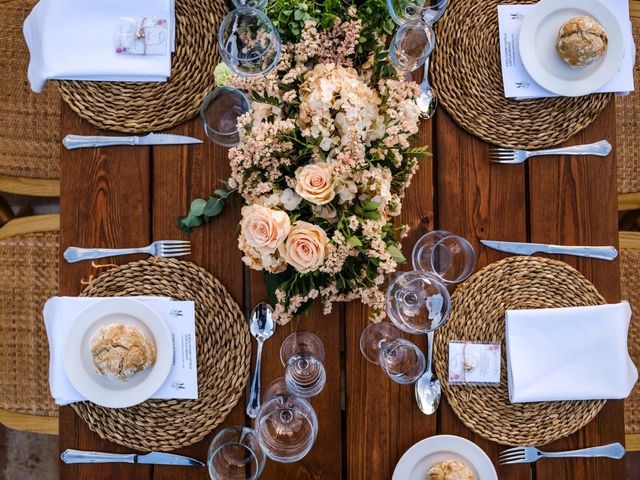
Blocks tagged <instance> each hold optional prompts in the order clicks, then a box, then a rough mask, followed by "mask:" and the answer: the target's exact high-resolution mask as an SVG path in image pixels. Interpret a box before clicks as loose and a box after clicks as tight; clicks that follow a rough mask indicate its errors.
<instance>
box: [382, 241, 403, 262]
mask: <svg viewBox="0 0 640 480" xmlns="http://www.w3.org/2000/svg"><path fill="white" fill-rule="evenodd" d="M387 252H388V253H389V255H391V258H393V259H394V260H395V261H396V262H398V263H405V262H406V261H407V259H406V258H404V255H402V252H401V251H400V249H399V248H398V247H396V246H395V245H389V246H388V247H387Z"/></svg>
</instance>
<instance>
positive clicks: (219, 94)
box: [200, 87, 251, 147]
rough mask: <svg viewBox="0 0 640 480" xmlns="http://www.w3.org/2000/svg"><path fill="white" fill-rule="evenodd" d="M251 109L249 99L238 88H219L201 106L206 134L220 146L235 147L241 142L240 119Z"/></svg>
mask: <svg viewBox="0 0 640 480" xmlns="http://www.w3.org/2000/svg"><path fill="white" fill-rule="evenodd" d="M250 108H251V102H250V101H249V98H248V97H247V96H246V95H245V94H244V93H243V92H242V91H241V90H238V89H237V88H233V87H218V88H216V89H215V90H214V91H213V92H211V93H209V95H207V96H206V97H205V99H204V100H203V102H202V105H201V106H200V120H201V121H202V126H203V127H204V133H206V135H207V137H209V138H210V139H211V140H213V141H214V142H215V143H217V144H218V145H222V146H223V147H233V146H234V145H237V144H238V143H239V142H240V135H239V133H238V117H239V116H240V115H242V114H243V113H246V112H248V111H249V109H250Z"/></svg>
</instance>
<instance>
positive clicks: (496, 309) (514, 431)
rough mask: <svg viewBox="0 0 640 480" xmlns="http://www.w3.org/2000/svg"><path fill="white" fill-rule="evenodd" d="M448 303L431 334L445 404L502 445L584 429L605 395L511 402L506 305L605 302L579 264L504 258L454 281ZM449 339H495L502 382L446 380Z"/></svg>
mask: <svg viewBox="0 0 640 480" xmlns="http://www.w3.org/2000/svg"><path fill="white" fill-rule="evenodd" d="M452 302H453V312H452V314H451V317H450V318H449V320H448V321H447V323H446V324H445V325H444V326H443V327H442V328H440V329H439V330H438V332H437V334H436V341H435V356H434V362H435V367H436V372H437V375H438V378H439V379H440V381H441V382H442V390H443V392H444V394H445V395H446V397H447V401H448V402H449V405H451V408H452V409H453V411H454V412H455V413H456V415H457V416H458V417H459V418H460V420H462V422H463V423H464V424H465V425H466V426H467V427H469V428H470V429H471V430H473V431H474V432H476V433H478V434H479V435H482V436H483V437H486V438H488V439H490V440H493V441H495V442H498V443H502V444H506V445H545V444H547V443H549V442H552V441H554V440H557V439H558V438H561V437H564V436H567V435H569V434H571V433H573V432H575V431H576V430H578V429H580V428H582V427H583V426H584V425H586V424H587V423H589V422H590V421H591V419H593V417H595V416H596V415H597V413H598V412H599V411H600V409H601V408H602V407H603V406H604V404H605V401H604V400H596V401H570V402H541V403H518V404H511V403H509V392H508V387H507V365H506V348H505V343H504V339H505V327H504V324H505V320H504V313H505V311H506V310H510V309H531V308H555V307H574V306H583V305H600V304H603V303H605V300H604V298H602V296H601V295H600V294H599V293H598V291H597V290H596V288H595V287H594V286H593V285H592V284H591V283H590V282H589V281H588V280H587V279H586V278H584V277H583V276H582V275H581V274H580V273H579V272H578V271H577V270H575V269H574V268H572V267H570V266H569V265H567V264H566V263H563V262H559V261H556V260H549V259H546V258H538V257H509V258H507V259H505V260H501V261H499V262H496V263H493V264H491V265H489V266H487V267H485V268H483V269H482V270H480V271H479V272H477V273H476V274H475V275H473V276H472V277H471V278H470V279H469V280H467V281H466V282H465V283H464V284H462V285H460V286H459V287H458V289H457V290H456V291H455V293H454V294H453V298H452ZM449 340H468V341H500V342H501V343H502V349H501V350H502V351H501V353H502V361H501V372H500V386H498V387H489V386H487V387H472V386H462V385H449V384H448V383H447V378H448V350H449V346H448V342H449Z"/></svg>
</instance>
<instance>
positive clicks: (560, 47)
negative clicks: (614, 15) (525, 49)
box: [556, 15, 609, 67]
mask: <svg viewBox="0 0 640 480" xmlns="http://www.w3.org/2000/svg"><path fill="white" fill-rule="evenodd" d="M608 41H609V40H608V38H607V34H606V32H605V31H604V29H603V28H602V25H600V24H599V23H598V22H597V21H596V20H594V19H593V18H591V17H588V16H585V15H579V16H576V17H571V18H570V19H569V20H567V21H566V22H564V23H563V24H562V26H561V27H560V32H559V33H558V42H557V43H556V50H557V51H558V53H559V54H560V57H561V58H562V60H564V61H565V62H567V63H568V64H569V65H570V66H571V67H584V66H587V65H591V64H592V63H593V62H595V61H596V60H598V59H599V58H600V57H602V56H603V55H604V52H605V51H606V50H607V43H608Z"/></svg>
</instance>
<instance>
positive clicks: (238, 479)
mask: <svg viewBox="0 0 640 480" xmlns="http://www.w3.org/2000/svg"><path fill="white" fill-rule="evenodd" d="M265 461H266V456H265V453H264V451H263V450H262V448H261V447H260V444H259V442H258V437H257V435H256V432H255V431H254V430H253V429H252V428H249V427H245V426H244V425H236V426H233V427H229V428H225V429H224V430H220V432H218V434H217V435H216V436H215V437H214V439H213V441H212V442H211V445H210V446H209V454H208V455H207V465H208V467H209V476H210V477H211V478H212V479H213V480H255V479H256V478H258V477H259V476H260V474H261V473H262V469H263V468H264V464H265Z"/></svg>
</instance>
